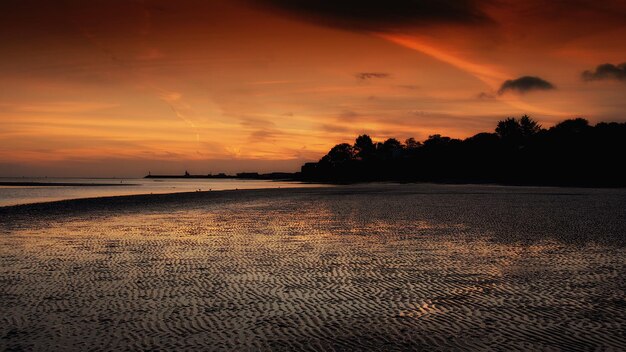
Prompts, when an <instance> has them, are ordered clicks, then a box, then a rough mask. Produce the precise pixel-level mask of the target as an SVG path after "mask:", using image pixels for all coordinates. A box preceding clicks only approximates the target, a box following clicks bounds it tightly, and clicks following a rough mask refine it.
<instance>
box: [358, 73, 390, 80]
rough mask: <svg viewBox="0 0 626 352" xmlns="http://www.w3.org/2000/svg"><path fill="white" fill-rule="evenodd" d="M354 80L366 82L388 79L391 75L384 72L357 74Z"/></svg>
mask: <svg viewBox="0 0 626 352" xmlns="http://www.w3.org/2000/svg"><path fill="white" fill-rule="evenodd" d="M355 76H356V78H358V79H360V80H362V81H366V80H369V79H376V78H389V77H391V75H390V74H389V73H386V72H359V73H357V74H356V75H355Z"/></svg>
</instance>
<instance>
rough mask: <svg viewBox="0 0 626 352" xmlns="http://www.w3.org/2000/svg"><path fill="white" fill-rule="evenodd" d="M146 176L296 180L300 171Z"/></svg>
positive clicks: (150, 175)
mask: <svg viewBox="0 0 626 352" xmlns="http://www.w3.org/2000/svg"><path fill="white" fill-rule="evenodd" d="M144 178H191V179H194V178H214V179H215V178H217V179H244V180H295V179H298V178H299V173H290V172H271V173H266V174H260V173H258V172H241V173H237V174H235V175H227V174H224V173H219V174H215V175H213V174H207V175H191V174H190V173H189V172H187V171H185V173H184V174H182V175H152V174H151V173H150V172H148V175H146V176H145V177H144Z"/></svg>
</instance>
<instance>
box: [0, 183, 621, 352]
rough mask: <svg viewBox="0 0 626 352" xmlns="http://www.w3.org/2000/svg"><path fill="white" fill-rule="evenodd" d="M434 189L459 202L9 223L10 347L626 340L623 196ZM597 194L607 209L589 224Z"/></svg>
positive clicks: (98, 214) (258, 198)
mask: <svg viewBox="0 0 626 352" xmlns="http://www.w3.org/2000/svg"><path fill="white" fill-rule="evenodd" d="M381 187H382V186H381ZM431 187H435V188H436V187H444V188H441V189H443V190H446V192H447V193H445V194H442V192H432V190H431V191H428V192H424V189H422V188H420V187H417V186H408V185H407V186H386V187H383V188H380V189H379V188H376V186H371V187H366V188H364V190H363V189H359V188H353V189H351V191H350V192H342V191H340V190H330V189H326V190H306V191H299V190H289V191H287V190H284V191H257V192H239V193H232V194H230V195H229V196H222V198H220V199H219V200H217V199H213V198H211V197H213V196H207V198H206V199H197V197H198V196H196V198H194V200H193V201H190V202H184V201H183V200H179V201H178V202H176V203H175V205H172V206H171V207H168V209H167V210H165V209H157V210H155V209H151V210H145V209H144V208H132V209H126V210H125V211H114V210H111V209H109V210H107V211H101V210H98V211H94V212H90V211H89V209H83V210H82V211H80V212H77V213H75V214H70V215H68V216H65V217H61V218H46V217H45V216H41V217H33V219H32V220H33V221H31V222H24V221H20V217H21V216H25V215H24V214H26V213H24V214H17V215H15V214H12V215H11V216H10V217H13V218H14V219H9V220H7V222H6V223H5V224H7V225H11V226H6V227H5V228H6V229H8V230H6V231H3V232H5V233H3V234H2V236H0V245H1V246H0V271H1V273H2V275H1V277H2V285H1V287H2V288H1V289H0V307H1V308H2V309H1V310H2V312H3V314H2V316H0V334H1V335H2V336H4V338H3V339H2V340H0V347H2V349H19V348H24V349H36V350H44V349H54V350H61V349H63V350H83V349H86V348H94V349H208V350H246V349H248V350H268V349H274V350H275V349H288V350H298V349H305V350H308V349H326V350H327V349H341V350H363V349H378V350H400V349H406V348H412V349H419V348H423V349H427V350H449V349H485V348H495V349H497V348H501V349H513V350H515V349H518V350H527V349H537V350H546V349H567V350H589V349H597V348H601V349H611V348H613V349H620V348H621V347H622V346H624V345H625V343H626V337H625V336H624V333H623V331H624V327H625V326H626V315H625V314H624V307H625V306H626V301H625V294H624V290H625V288H626V279H625V278H624V275H623V273H624V272H625V271H624V269H625V267H626V259H625V258H626V249H625V248H626V247H624V246H623V243H622V242H621V241H623V240H621V239H620V238H621V237H622V236H623V235H624V234H625V233H626V232H624V227H626V225H625V224H624V223H623V222H622V221H621V218H620V217H619V216H623V214H622V215H620V214H621V213H619V212H621V210H618V209H617V208H615V207H616V205H618V204H622V205H623V203H624V201H625V198H624V197H623V196H609V195H606V194H600V195H598V194H595V193H593V191H588V193H589V192H590V194H587V193H584V194H586V196H584V197H580V196H572V195H570V196H567V195H559V196H555V195H550V194H545V191H537V192H535V193H534V194H530V195H523V194H517V195H516V196H511V194H509V193H500V192H491V193H490V194H484V193H485V192H487V193H489V189H487V191H485V189H483V188H480V191H481V192H476V189H474V188H470V189H469V191H467V189H461V191H460V192H459V191H458V189H454V188H453V190H456V191H450V188H445V186H431ZM441 189H438V190H441ZM407 190H408V191H407ZM470 191H471V192H470ZM554 197H561V198H565V199H562V200H565V201H563V202H561V203H559V204H561V207H560V208H559V209H560V210H557V209H556V208H553V206H554ZM597 199H603V200H604V202H603V203H601V204H598V207H597V208H594V209H598V210H601V211H602V212H603V213H602V214H600V213H598V214H594V213H592V212H591V213H589V212H588V213H586V214H582V213H579V211H578V209H579V208H581V209H582V208H586V207H588V203H589V202H594V204H596V203H595V202H596V200H597ZM604 206H606V207H607V208H604ZM148 208H149V207H148ZM610 209H614V212H616V213H615V214H610V213H609V214H607V212H610ZM621 209H623V208H621ZM509 212H511V213H518V214H524V217H521V218H520V217H516V216H514V214H509ZM505 213H506V214H509V215H504V214H505ZM494 214H500V215H499V216H500V217H499V219H500V220H501V221H497V219H494V218H493V217H494V216H496V215H494ZM546 214H547V215H546ZM572 214H578V217H577V218H576V219H574V218H569V219H568V218H567V217H568V216H570V215H572ZM611 216H612V218H613V219H615V220H613V221H610V220H606V219H610V218H611ZM602 217H607V218H606V219H604V218H602ZM512 219H516V220H512ZM598 219H601V220H602V219H604V220H603V223H602V224H599V225H598V226H595V225H594V226H595V227H593V228H591V226H592V224H596V221H598ZM21 220H23V219H21ZM505 220H506V221H505ZM503 221H504V222H503ZM554 222H556V223H559V222H560V223H565V222H570V226H576V227H577V228H578V231H580V233H581V234H580V235H576V234H575V233H574V234H572V233H568V234H566V233H559V232H558V231H559V230H558V229H559V227H558V226H551V225H550V224H553V223H554ZM570 226H562V227H560V228H562V229H564V230H562V231H569V229H570ZM544 231H545V235H542V233H544ZM548 232H550V233H548ZM570 232H571V231H570ZM590 234H592V235H593V236H591V235H590ZM590 236H591V237H590ZM580 238H583V239H584V241H577V240H576V239H580ZM589 239H591V240H589ZM594 239H595V240H594Z"/></svg>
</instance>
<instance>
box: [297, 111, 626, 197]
mask: <svg viewBox="0 0 626 352" xmlns="http://www.w3.org/2000/svg"><path fill="white" fill-rule="evenodd" d="M495 132H496V133H488V132H482V133H478V134H476V135H474V136H472V137H469V138H466V139H465V140H459V139H452V138H450V137H446V136H442V135H440V134H433V135H431V136H429V137H428V139H426V140H425V141H424V142H422V143H420V142H418V141H416V140H415V139H414V138H408V139H406V142H405V143H404V144H402V143H400V142H399V141H398V140H397V139H395V138H389V139H387V140H385V141H384V142H374V141H372V139H371V138H370V137H369V136H368V135H360V136H359V137H358V138H357V139H356V141H355V143H354V146H351V145H350V144H347V143H343V144H338V145H336V146H334V147H333V148H332V149H331V150H330V151H329V152H328V154H327V155H325V156H324V157H323V158H322V159H321V160H320V161H319V162H318V163H307V164H306V165H305V166H303V168H302V173H301V178H302V179H305V180H312V181H327V182H357V181H434V182H498V183H513V184H541V185H564V186H570V185H583V186H626V171H625V170H624V168H623V167H622V162H621V161H622V160H623V159H624V154H625V153H626V123H614V122H612V123H598V124H597V125H595V126H591V125H590V124H589V122H588V121H587V120H585V119H583V118H576V119H571V120H565V121H563V122H561V123H558V124H557V125H555V126H554V127H551V128H550V129H548V130H545V129H542V128H541V125H539V124H538V123H537V122H536V121H535V120H533V119H532V118H530V117H529V116H527V115H524V116H522V117H521V118H519V119H516V118H511V117H509V118H506V119H504V120H501V121H499V122H498V124H497V126H496V129H495Z"/></svg>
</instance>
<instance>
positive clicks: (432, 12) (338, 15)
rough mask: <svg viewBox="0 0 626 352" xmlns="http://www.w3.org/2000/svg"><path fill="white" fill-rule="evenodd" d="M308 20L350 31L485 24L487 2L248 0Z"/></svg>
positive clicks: (460, 0)
mask: <svg viewBox="0 0 626 352" xmlns="http://www.w3.org/2000/svg"><path fill="white" fill-rule="evenodd" d="M249 1H250V2H251V3H254V4H257V5H262V6H266V7H270V8H273V9H278V10H283V11H287V12H290V13H294V14H296V15H299V16H301V17H303V18H305V19H307V20H311V21H314V22H317V23H322V24H326V25H329V26H333V27H342V28H347V29H352V30H388V29H395V28H401V27H409V26H422V25H428V24H432V23H441V22H445V23H467V24H472V23H485V22H491V20H490V19H489V18H488V17H487V16H486V15H485V14H484V13H483V11H482V10H481V9H480V7H479V4H484V3H486V2H489V0H384V1H383V0H334V1H324V0H249Z"/></svg>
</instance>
